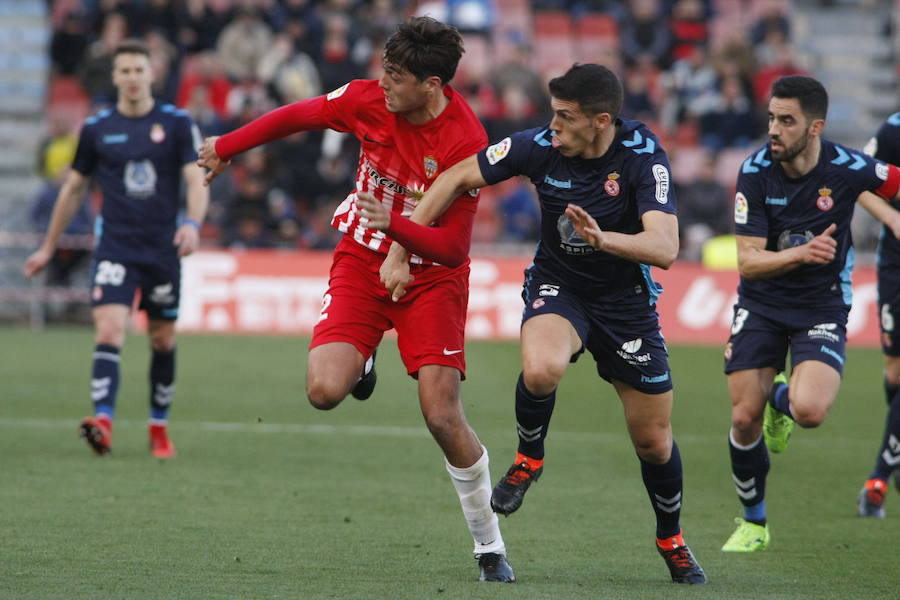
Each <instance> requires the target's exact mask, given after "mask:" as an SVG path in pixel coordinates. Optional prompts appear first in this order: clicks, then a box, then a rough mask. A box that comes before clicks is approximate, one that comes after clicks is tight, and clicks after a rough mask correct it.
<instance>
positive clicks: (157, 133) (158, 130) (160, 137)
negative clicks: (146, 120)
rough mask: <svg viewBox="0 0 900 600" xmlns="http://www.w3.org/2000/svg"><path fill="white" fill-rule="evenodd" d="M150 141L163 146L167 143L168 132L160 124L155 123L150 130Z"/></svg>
mask: <svg viewBox="0 0 900 600" xmlns="http://www.w3.org/2000/svg"><path fill="white" fill-rule="evenodd" d="M150 139H151V140H152V141H154V142H156V143H157V144H161V143H163V142H164V141H166V130H165V129H163V126H162V125H160V124H159V123H154V124H153V126H152V127H151V128H150Z"/></svg>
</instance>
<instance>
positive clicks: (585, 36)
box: [575, 14, 619, 62]
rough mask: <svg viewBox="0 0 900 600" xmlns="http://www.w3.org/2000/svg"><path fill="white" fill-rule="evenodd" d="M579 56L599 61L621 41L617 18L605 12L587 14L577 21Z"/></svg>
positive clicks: (576, 35)
mask: <svg viewBox="0 0 900 600" xmlns="http://www.w3.org/2000/svg"><path fill="white" fill-rule="evenodd" d="M575 37H576V40H577V41H576V44H577V58H578V60H580V61H584V62H597V61H598V60H599V58H598V57H600V56H604V55H605V54H607V53H608V52H609V51H610V50H611V49H615V48H616V45H617V44H618V43H619V26H618V25H617V24H616V20H615V19H613V18H612V17H611V16H609V15H604V14H586V15H584V16H582V17H581V18H580V19H577V20H576V21H575Z"/></svg>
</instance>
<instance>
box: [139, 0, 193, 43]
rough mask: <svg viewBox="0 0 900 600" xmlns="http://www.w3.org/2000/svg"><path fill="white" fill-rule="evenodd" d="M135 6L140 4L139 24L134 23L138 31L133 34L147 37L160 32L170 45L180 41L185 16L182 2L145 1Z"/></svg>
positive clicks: (169, 0) (164, 0)
mask: <svg viewBox="0 0 900 600" xmlns="http://www.w3.org/2000/svg"><path fill="white" fill-rule="evenodd" d="M134 4H138V6H139V8H138V9H137V11H136V16H137V21H138V22H137V23H134V25H135V27H136V30H135V31H134V32H133V33H136V34H138V35H146V34H147V33H148V32H150V31H158V32H159V33H160V34H161V35H162V36H163V37H164V38H165V39H166V40H168V41H169V42H170V43H175V42H176V41H177V40H178V32H179V31H180V30H181V22H182V17H183V15H184V12H183V11H182V10H181V2H180V1H178V2H176V1H174V0H145V2H143V3H134ZM176 4H177V6H176Z"/></svg>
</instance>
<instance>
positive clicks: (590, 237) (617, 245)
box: [566, 204, 678, 269]
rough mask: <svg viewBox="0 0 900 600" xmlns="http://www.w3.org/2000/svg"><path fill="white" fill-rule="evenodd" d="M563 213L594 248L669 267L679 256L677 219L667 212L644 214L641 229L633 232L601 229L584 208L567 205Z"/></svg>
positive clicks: (636, 260) (657, 211) (582, 237)
mask: <svg viewBox="0 0 900 600" xmlns="http://www.w3.org/2000/svg"><path fill="white" fill-rule="evenodd" d="M566 216H567V217H568V218H569V220H570V221H571V222H572V225H573V226H574V227H575V231H577V232H578V235H579V236H581V239H583V240H584V241H586V242H587V243H589V244H590V245H591V246H593V247H594V248H597V249H598V250H602V251H603V252H608V253H609V254H613V255H615V256H618V257H620V258H624V259H626V260H630V261H634V262H637V263H641V264H645V265H653V266H655V267H661V268H663V269H668V268H669V267H671V266H672V263H673V262H675V258H676V257H677V256H678V218H677V217H676V216H675V215H673V214H670V213H666V212H662V211H659V210H650V211H647V212H645V213H644V214H643V216H642V217H641V223H642V224H643V227H644V230H643V231H641V232H638V233H634V234H628V233H619V232H617V231H603V230H601V229H600V227H599V225H597V221H596V220H594V218H593V217H592V216H591V215H589V214H588V213H587V212H586V211H585V210H584V209H583V208H581V207H580V206H576V205H574V204H569V206H568V207H566Z"/></svg>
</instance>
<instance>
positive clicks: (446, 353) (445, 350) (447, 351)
mask: <svg viewBox="0 0 900 600" xmlns="http://www.w3.org/2000/svg"><path fill="white" fill-rule="evenodd" d="M460 352H462V350H447V346H444V356H451V355H453V354H459V353H460Z"/></svg>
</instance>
